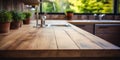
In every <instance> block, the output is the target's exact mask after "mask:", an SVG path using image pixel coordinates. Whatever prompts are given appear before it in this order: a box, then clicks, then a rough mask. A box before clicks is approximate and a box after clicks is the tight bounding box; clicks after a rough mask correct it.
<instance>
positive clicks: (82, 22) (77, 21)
mask: <svg viewBox="0 0 120 60" xmlns="http://www.w3.org/2000/svg"><path fill="white" fill-rule="evenodd" d="M68 22H69V23H72V24H120V20H68Z"/></svg>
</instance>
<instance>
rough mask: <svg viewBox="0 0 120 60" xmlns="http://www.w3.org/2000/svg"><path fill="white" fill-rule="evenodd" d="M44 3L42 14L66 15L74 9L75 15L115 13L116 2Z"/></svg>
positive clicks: (60, 0) (48, 0) (76, 0)
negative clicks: (66, 12)
mask: <svg viewBox="0 0 120 60" xmlns="http://www.w3.org/2000/svg"><path fill="white" fill-rule="evenodd" d="M42 2H43V3H42V8H41V10H42V11H41V12H46V13H64V12H65V11H66V10H67V9H73V10H74V12H75V13H113V11H114V0H43V1H42ZM119 10H120V8H119Z"/></svg>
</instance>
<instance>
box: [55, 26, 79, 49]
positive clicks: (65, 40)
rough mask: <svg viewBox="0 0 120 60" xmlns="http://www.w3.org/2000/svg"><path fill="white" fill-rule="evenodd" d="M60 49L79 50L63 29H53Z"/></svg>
mask: <svg viewBox="0 0 120 60" xmlns="http://www.w3.org/2000/svg"><path fill="white" fill-rule="evenodd" d="M53 28H54V31H55V37H56V40H57V44H58V49H79V47H77V45H76V44H75V43H74V41H73V40H72V39H71V38H70V37H69V36H68V34H66V32H65V31H64V30H63V29H62V27H53Z"/></svg>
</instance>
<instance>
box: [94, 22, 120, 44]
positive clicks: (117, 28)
mask: <svg viewBox="0 0 120 60" xmlns="http://www.w3.org/2000/svg"><path fill="white" fill-rule="evenodd" d="M95 35H96V36H99V37H101V38H103V39H105V40H107V41H109V42H111V43H113V44H115V45H118V46H120V24H96V25H95Z"/></svg>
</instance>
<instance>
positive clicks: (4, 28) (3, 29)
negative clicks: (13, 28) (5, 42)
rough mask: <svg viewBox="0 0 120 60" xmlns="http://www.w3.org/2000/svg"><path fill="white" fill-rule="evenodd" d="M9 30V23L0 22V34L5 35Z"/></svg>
mask: <svg viewBox="0 0 120 60" xmlns="http://www.w3.org/2000/svg"><path fill="white" fill-rule="evenodd" d="M9 30H10V22H5V23H1V22H0V33H7V32H9Z"/></svg>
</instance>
